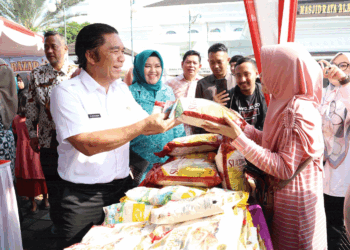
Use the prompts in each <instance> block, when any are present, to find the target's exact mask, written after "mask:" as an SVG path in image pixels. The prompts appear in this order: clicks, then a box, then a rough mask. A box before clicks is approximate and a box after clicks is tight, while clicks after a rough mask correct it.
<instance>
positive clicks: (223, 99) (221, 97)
mask: <svg viewBox="0 0 350 250" xmlns="http://www.w3.org/2000/svg"><path fill="white" fill-rule="evenodd" d="M225 93H226V90H224V91H222V92H220V93H219V94H216V95H214V97H213V99H214V102H216V103H219V104H220V105H222V106H226V104H227V102H228V101H229V100H230V97H228V96H229V94H228V93H226V94H225Z"/></svg>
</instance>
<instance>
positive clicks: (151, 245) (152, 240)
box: [134, 209, 243, 250]
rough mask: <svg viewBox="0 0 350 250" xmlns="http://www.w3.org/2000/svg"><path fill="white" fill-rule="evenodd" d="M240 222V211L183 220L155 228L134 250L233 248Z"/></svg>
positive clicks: (220, 249) (234, 247) (227, 211)
mask: <svg viewBox="0 0 350 250" xmlns="http://www.w3.org/2000/svg"><path fill="white" fill-rule="evenodd" d="M242 221H243V211H242V209H241V211H239V213H238V214H236V215H235V214H233V211H232V209H229V210H225V213H223V214H219V215H214V216H209V217H206V218H200V219H196V220H191V221H186V222H182V223H178V224H168V225H158V226H157V227H156V228H155V230H154V231H153V232H152V233H151V234H149V235H147V236H146V237H144V238H143V239H142V241H141V242H140V243H139V244H138V245H137V247H136V248H135V249H134V250H141V249H154V250H168V249H191V250H204V249H207V250H209V249H213V250H214V249H215V250H229V249H237V246H238V241H239V236H240V232H241V227H242Z"/></svg>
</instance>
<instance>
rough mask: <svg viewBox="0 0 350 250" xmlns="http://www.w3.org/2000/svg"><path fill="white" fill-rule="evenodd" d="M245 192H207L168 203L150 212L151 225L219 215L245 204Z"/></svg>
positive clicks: (246, 197)
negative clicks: (225, 210)
mask: <svg viewBox="0 0 350 250" xmlns="http://www.w3.org/2000/svg"><path fill="white" fill-rule="evenodd" d="M247 200H248V193H245V192H210V191H209V192H207V193H205V194H203V195H201V196H199V197H195V198H189V199H185V200H180V201H169V202H168V203H167V204H166V205H164V206H162V207H160V208H154V209H152V211H151V223H152V224H173V223H179V222H183V221H190V220H194V219H198V218H203V217H207V216H211V215H215V214H221V213H223V212H224V209H225V208H231V209H232V207H234V206H236V205H237V204H242V202H243V203H244V204H246V202H247Z"/></svg>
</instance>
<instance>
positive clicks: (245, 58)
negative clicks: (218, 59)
mask: <svg viewBox="0 0 350 250" xmlns="http://www.w3.org/2000/svg"><path fill="white" fill-rule="evenodd" d="M246 62H248V63H251V64H252V65H253V66H254V68H255V69H256V70H258V67H257V66H256V62H255V60H254V59H251V58H248V57H243V58H241V59H239V60H238V61H237V63H236V66H235V69H236V68H237V66H238V65H241V64H243V63H246Z"/></svg>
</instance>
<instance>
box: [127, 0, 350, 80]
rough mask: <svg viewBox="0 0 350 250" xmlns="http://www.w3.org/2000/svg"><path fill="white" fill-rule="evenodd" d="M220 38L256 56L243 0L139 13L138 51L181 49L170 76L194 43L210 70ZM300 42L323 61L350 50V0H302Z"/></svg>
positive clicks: (201, 0)
mask: <svg viewBox="0 0 350 250" xmlns="http://www.w3.org/2000/svg"><path fill="white" fill-rule="evenodd" d="M136 1H141V0H136ZM151 17H153V18H151ZM190 20H191V22H190ZM120 36H121V37H122V40H123V41H130V40H131V29H130V28H124V29H121V30H120ZM218 42H221V43H223V44H225V45H226V46H227V47H228V50H229V55H230V56H233V55H237V54H239V55H243V56H249V55H253V49H252V44H251V40H250V34H249V28H248V25H247V17H246V13H245V7H244V3H243V1H241V0H236V1H234V0H231V1H228V0H226V1H225V0H220V2H219V3H218V2H217V1H214V0H164V1H160V2H158V3H154V4H151V5H148V6H144V8H143V9H142V14H141V13H140V14H139V16H138V14H137V13H136V14H134V20H133V43H134V48H135V50H136V51H137V50H143V49H147V46H150V45H149V44H152V47H155V48H157V45H158V46H167V51H169V50H172V49H173V50H174V51H177V53H179V55H178V56H176V55H175V56H174V55H173V56H172V59H171V60H168V61H170V62H169V63H168V64H166V68H167V74H169V75H177V74H179V73H181V67H180V66H181V56H182V55H183V54H184V53H185V52H186V51H187V50H188V49H189V48H190V47H191V48H192V49H195V50H197V51H199V52H200V53H201V55H202V57H203V68H202V71H201V73H202V74H210V69H209V66H208V63H207V62H206V61H207V50H208V48H209V46H211V45H212V44H214V43H218ZM296 42H299V43H301V44H303V45H304V46H305V47H306V48H307V49H308V50H309V52H310V53H312V55H314V57H315V58H317V59H318V58H330V57H332V56H333V55H335V54H336V53H337V52H339V51H350V46H349V44H350V1H332V0H313V1H312V0H299V5H298V16H297V24H296ZM126 44H128V43H126ZM129 47H130V46H129ZM178 51H179V52H178Z"/></svg>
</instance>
